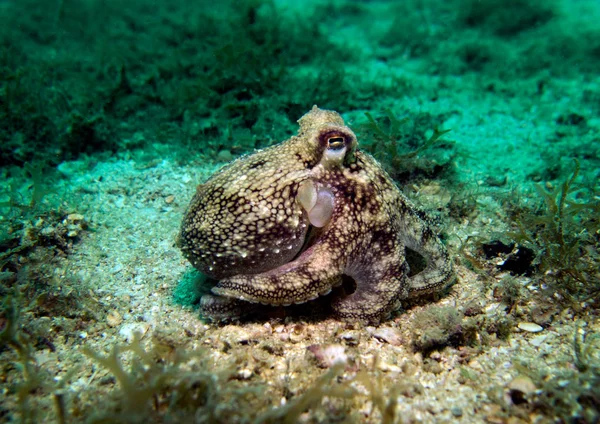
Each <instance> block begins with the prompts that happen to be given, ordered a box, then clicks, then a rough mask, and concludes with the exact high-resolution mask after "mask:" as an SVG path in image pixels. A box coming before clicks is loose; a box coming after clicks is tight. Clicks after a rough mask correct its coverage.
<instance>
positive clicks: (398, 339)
mask: <svg viewBox="0 0 600 424" xmlns="http://www.w3.org/2000/svg"><path fill="white" fill-rule="evenodd" d="M372 334H373V337H375V338H376V339H377V340H379V341H383V342H386V343H389V344H391V345H392V346H400V345H401V344H402V335H401V334H400V331H399V330H398V329H397V328H393V327H381V328H378V329H376V330H375V331H373V333H372Z"/></svg>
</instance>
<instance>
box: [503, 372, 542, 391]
mask: <svg viewBox="0 0 600 424" xmlns="http://www.w3.org/2000/svg"><path fill="white" fill-rule="evenodd" d="M508 388H509V389H510V390H514V391H517V392H521V393H523V394H524V395H530V394H532V393H534V392H535V391H536V390H537V387H536V386H535V384H534V383H533V381H532V380H531V378H529V377H527V376H525V375H518V376H516V377H515V378H513V380H512V381H511V382H510V383H508Z"/></svg>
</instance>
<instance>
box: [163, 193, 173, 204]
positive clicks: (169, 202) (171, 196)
mask: <svg viewBox="0 0 600 424" xmlns="http://www.w3.org/2000/svg"><path fill="white" fill-rule="evenodd" d="M173 200H175V196H173V195H172V194H171V195H170V196H167V197H165V203H166V204H167V205H170V204H171V203H173Z"/></svg>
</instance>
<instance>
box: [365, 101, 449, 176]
mask: <svg viewBox="0 0 600 424" xmlns="http://www.w3.org/2000/svg"><path fill="white" fill-rule="evenodd" d="M365 116H366V118H367V122H366V123H364V124H363V125H362V126H359V128H358V132H359V138H360V139H361V140H364V142H363V144H364V145H365V149H366V150H367V151H368V152H370V153H371V154H373V156H375V157H376V158H377V159H378V160H379V161H381V163H383V165H384V166H385V167H386V170H387V171H388V172H390V174H392V177H394V179H396V180H398V181H406V180H409V179H412V178H414V177H416V176H418V175H424V176H426V177H429V178H430V177H433V176H436V175H439V174H440V173H442V172H443V171H448V170H450V169H451V166H450V165H451V163H452V160H453V158H454V156H455V147H454V145H455V143H454V141H451V140H447V139H445V138H444V135H445V134H447V133H448V132H449V131H450V130H441V129H439V126H440V125H441V122H442V121H443V120H444V117H443V116H432V115H429V114H427V113H420V114H417V115H415V116H414V117H412V118H409V117H403V118H399V117H398V116H397V115H396V114H395V113H394V112H393V111H392V110H391V109H385V111H384V116H381V117H378V118H375V117H374V116H373V115H372V114H370V113H369V112H366V113H365ZM409 122H410V124H409ZM425 151H427V155H423V154H422V153H424V152H425Z"/></svg>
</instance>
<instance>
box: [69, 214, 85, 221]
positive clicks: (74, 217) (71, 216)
mask: <svg viewBox="0 0 600 424" xmlns="http://www.w3.org/2000/svg"><path fill="white" fill-rule="evenodd" d="M83 219H84V218H83V215H81V214H79V213H70V214H69V215H67V220H68V221H83Z"/></svg>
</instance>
